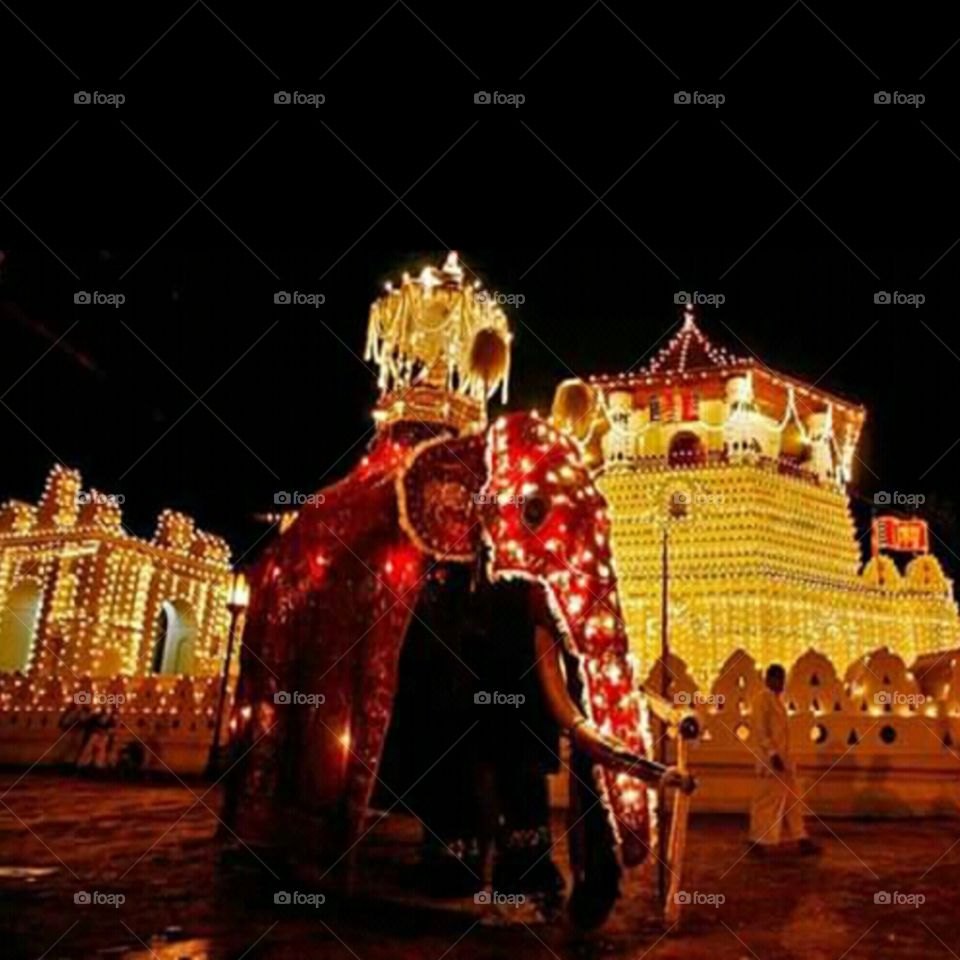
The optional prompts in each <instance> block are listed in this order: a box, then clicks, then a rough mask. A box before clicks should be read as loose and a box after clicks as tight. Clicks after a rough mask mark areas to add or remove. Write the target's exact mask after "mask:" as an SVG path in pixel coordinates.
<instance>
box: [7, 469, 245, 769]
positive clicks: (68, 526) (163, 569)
mask: <svg viewBox="0 0 960 960" xmlns="http://www.w3.org/2000/svg"><path fill="white" fill-rule="evenodd" d="M121 503H122V497H117V496H114V495H111V494H103V493H100V492H98V491H96V490H90V491H84V490H83V489H82V486H81V477H80V474H79V473H78V472H77V471H76V470H71V469H67V468H65V467H63V466H61V465H57V466H55V467H54V468H53V470H52V471H51V472H50V475H49V477H48V479H47V483H46V487H45V489H44V491H43V495H42V496H41V498H40V501H39V502H38V503H37V504H29V503H24V502H21V501H15V500H14V501H9V502H7V503H6V504H4V505H3V506H2V507H0V610H2V614H0V723H2V724H3V726H4V729H3V731H2V733H0V740H2V743H3V747H2V752H0V760H5V761H10V760H21V761H22V760H30V762H32V761H33V760H34V759H36V756H34V754H39V753H40V752H41V751H40V747H41V746H49V744H50V743H52V742H53V740H54V739H55V738H56V736H57V735H58V733H59V731H58V729H57V719H58V716H59V714H60V712H61V711H62V710H64V709H65V708H66V706H67V705H69V704H70V703H71V702H74V701H75V700H76V697H77V696H78V695H81V696H83V697H86V698H87V701H88V702H90V703H91V704H93V705H96V703H97V702H98V697H106V696H109V698H110V702H111V703H116V704H120V705H121V706H120V710H119V713H120V716H121V717H123V718H124V720H125V723H126V724H127V725H128V726H129V728H130V731H131V733H132V732H133V731H134V730H136V731H137V736H138V737H141V738H143V739H144V740H145V741H146V742H147V744H148V746H149V748H150V749H153V750H155V751H156V754H157V756H158V757H161V756H163V754H164V751H165V750H166V751H167V752H169V747H170V744H171V739H172V740H173V741H176V740H177V739H178V738H179V739H181V740H182V739H183V738H187V739H190V738H191V737H192V738H193V740H195V741H197V742H196V743H195V744H193V746H195V747H196V748H197V749H196V751H195V752H196V754H197V757H198V758H199V757H202V756H204V749H205V748H204V747H203V745H202V743H201V742H200V741H202V740H204V739H206V741H207V742H209V740H210V737H211V735H212V722H211V718H212V716H213V714H214V710H215V706H216V699H217V695H218V683H219V678H220V676H221V673H222V670H223V664H224V659H225V655H226V647H227V640H228V632H229V625H230V614H229V611H228V609H227V600H228V592H229V590H230V585H231V567H230V549H229V547H228V546H227V544H226V542H225V541H224V540H223V539H221V538H220V537H217V536H214V535H212V534H209V533H205V532H203V531H201V530H197V529H196V528H195V527H194V523H193V520H192V519H191V518H190V517H188V516H186V515H184V514H182V513H177V512H174V511H171V510H166V511H164V512H163V513H162V514H161V515H160V517H159V520H158V522H157V527H156V532H155V534H154V536H153V538H152V539H151V540H150V541H145V540H141V539H138V538H137V537H135V536H133V535H132V534H130V533H129V532H128V531H127V530H126V528H125V527H124V525H123V517H122V514H121V509H120V504H121ZM184 745H185V744H180V746H184ZM187 746H189V745H187ZM182 754H183V751H182V750H181V751H180V753H179V754H178V753H177V752H176V751H174V754H173V755H172V758H173V762H174V763H175V764H177V763H180V762H181V761H182V759H183V756H182ZM197 762H199V760H198V761H197ZM188 765H189V764H188Z"/></svg>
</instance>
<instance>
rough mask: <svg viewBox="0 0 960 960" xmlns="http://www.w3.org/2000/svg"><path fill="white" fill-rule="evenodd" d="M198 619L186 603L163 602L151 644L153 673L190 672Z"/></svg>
mask: <svg viewBox="0 0 960 960" xmlns="http://www.w3.org/2000/svg"><path fill="white" fill-rule="evenodd" d="M196 638H197V618H196V615H195V614H194V612H193V607H191V606H190V604H189V603H187V602H186V601H185V600H164V601H163V603H162V604H161V605H160V616H159V617H158V618H157V630H156V633H155V635H154V645H153V672H154V673H166V674H184V673H186V674H189V673H192V672H193V650H194V643H195V641H196Z"/></svg>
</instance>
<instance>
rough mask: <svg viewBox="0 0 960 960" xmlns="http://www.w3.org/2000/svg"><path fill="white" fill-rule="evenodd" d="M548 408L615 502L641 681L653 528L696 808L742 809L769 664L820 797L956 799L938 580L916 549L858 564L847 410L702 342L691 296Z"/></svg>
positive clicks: (654, 642) (923, 804) (620, 565)
mask: <svg viewBox="0 0 960 960" xmlns="http://www.w3.org/2000/svg"><path fill="white" fill-rule="evenodd" d="M553 418H554V421H555V422H557V423H558V424H560V425H562V426H565V427H566V428H567V429H569V430H570V431H571V432H573V433H574V434H575V435H577V436H578V437H579V439H580V440H581V444H582V447H583V449H584V451H585V454H586V456H587V457H588V459H589V461H590V462H591V463H592V465H593V467H594V469H595V470H596V475H597V486H598V487H599V488H600V489H601V490H602V491H603V493H604V495H605V496H606V497H607V499H608V501H609V503H610V508H611V517H612V543H613V548H614V556H615V560H616V564H617V574H618V577H619V582H620V589H621V598H622V601H623V604H624V615H625V618H626V620H627V626H628V632H629V635H630V640H631V646H632V649H633V651H634V653H635V655H636V657H637V659H638V661H639V663H640V665H641V672H642V675H646V676H648V677H649V678H650V680H651V681H652V682H654V684H655V685H659V683H660V679H659V678H660V666H659V659H660V655H661V630H662V626H663V613H664V610H663V581H664V539H665V537H666V540H667V551H666V553H667V564H668V571H669V578H668V598H669V599H668V611H667V612H668V617H667V619H668V627H669V644H670V656H671V660H670V664H669V670H668V676H669V677H670V678H671V685H672V687H671V689H672V691H673V693H674V694H675V695H676V694H678V693H679V694H685V695H687V696H688V697H689V700H688V701H687V702H691V703H698V711H699V712H700V714H701V716H702V719H703V721H704V728H705V730H706V734H705V739H704V742H703V743H701V744H700V745H699V746H698V748H697V750H696V752H695V757H694V763H695V766H696V768H697V772H698V775H700V776H701V777H702V779H703V784H702V789H701V791H699V793H698V798H697V800H696V804H697V807H698V808H699V809H713V810H744V809H746V807H747V805H748V803H749V798H750V795H751V792H752V777H753V765H754V763H755V761H756V759H757V758H756V753H755V748H754V747H753V745H752V740H751V735H752V734H751V726H750V709H751V702H752V699H753V696H754V694H755V692H756V690H757V689H758V686H759V685H760V683H761V682H762V681H761V671H762V669H763V668H764V667H765V666H766V665H768V664H770V663H773V662H779V663H782V664H783V665H784V666H785V667H786V668H787V670H788V681H787V691H786V697H787V705H788V711H789V713H790V716H791V720H790V722H791V730H792V740H793V742H794V743H796V744H798V748H797V751H798V759H799V760H800V762H801V764H802V765H803V767H804V768H805V769H806V771H807V772H808V773H816V774H817V776H816V777H815V778H814V779H815V781H816V783H817V786H816V789H815V790H814V793H813V795H812V798H811V800H810V801H809V802H810V803H811V804H812V805H813V807H814V808H815V809H818V810H819V811H820V812H834V813H845V814H846V813H856V812H868V813H875V814H888V813H895V814H902V813H905V812H913V813H917V812H937V813H942V812H957V811H960V788H958V777H960V754H958V753H957V751H956V749H955V744H957V743H958V742H960V740H958V737H960V655H958V651H957V647H958V646H960V619H958V612H957V604H956V602H955V600H954V597H953V584H952V582H951V581H949V580H948V579H947V578H946V577H945V576H944V573H943V571H942V569H941V567H940V564H939V562H938V560H937V559H936V558H935V557H934V556H933V555H931V554H929V553H921V554H919V555H917V556H915V557H913V558H912V559H911V560H910V561H909V563H907V564H906V567H905V569H904V571H903V572H902V573H901V572H900V569H899V568H898V566H897V565H896V564H895V563H894V561H893V559H892V558H891V557H890V556H887V555H885V554H883V553H877V554H876V555H874V556H873V557H871V558H870V559H869V560H868V561H867V562H866V563H865V564H864V562H863V559H862V550H861V542H860V538H859V537H858V532H857V530H856V527H855V523H854V519H853V515H852V512H851V504H850V500H849V496H848V492H847V485H848V484H849V483H850V481H851V477H852V475H853V473H854V471H855V470H856V468H857V442H858V439H859V436H860V432H861V429H862V426H863V422H864V418H865V411H864V409H863V408H862V407H860V406H858V405H857V404H855V403H851V402H849V401H847V400H843V399H841V398H839V397H837V396H834V395H832V394H830V393H828V392H827V391H825V390H822V389H820V388H819V387H816V386H812V385H809V384H806V383H803V382H802V381H800V380H798V379H796V378H794V377H791V376H788V375H786V374H782V373H779V372H777V371H775V370H772V369H770V368H769V367H767V366H766V365H764V364H763V363H762V362H760V361H758V360H756V359H754V358H743V357H738V356H735V355H733V354H732V353H730V352H729V351H727V350H725V349H723V348H721V347H718V346H715V345H714V344H712V343H711V342H710V340H709V339H708V338H707V337H706V335H705V334H704V333H703V332H702V331H701V330H700V328H699V326H698V325H697V322H696V317H695V314H694V312H693V310H692V309H686V310H685V313H684V316H683V320H682V323H681V326H680V329H679V331H678V332H677V333H676V335H675V336H674V337H673V339H672V340H670V341H669V343H668V344H667V345H666V346H665V347H664V348H663V349H661V350H660V351H659V353H658V354H657V355H656V356H655V357H654V358H653V359H652V361H651V362H649V363H648V364H647V365H646V366H645V367H644V368H643V369H640V370H637V371H636V372H631V373H629V374H619V375H617V374H614V375H609V376H596V377H593V378H591V379H590V380H589V381H588V382H586V383H584V382H583V381H578V380H575V381H566V382H565V383H563V384H561V385H560V386H559V388H558V390H557V393H556V397H555V400H554V410H553ZM697 697H699V698H700V700H699V701H698V700H696V698H697ZM828 770H829V771H830V776H829V777H827V776H826V772H827V771H828ZM821 775H822V779H821Z"/></svg>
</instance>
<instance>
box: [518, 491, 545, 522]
mask: <svg viewBox="0 0 960 960" xmlns="http://www.w3.org/2000/svg"><path fill="white" fill-rule="evenodd" d="M520 515H521V516H522V517H523V522H524V523H525V524H526V525H527V526H528V527H533V528H536V527H539V526H540V525H541V524H542V523H543V521H544V520H546V518H547V501H546V500H544V499H543V497H528V498H527V499H526V500H524V501H523V509H522V510H521V513H520Z"/></svg>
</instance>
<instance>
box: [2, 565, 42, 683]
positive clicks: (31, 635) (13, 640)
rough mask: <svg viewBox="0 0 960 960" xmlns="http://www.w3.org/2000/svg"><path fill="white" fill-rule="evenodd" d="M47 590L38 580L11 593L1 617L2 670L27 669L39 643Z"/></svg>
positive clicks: (31, 581)
mask: <svg viewBox="0 0 960 960" xmlns="http://www.w3.org/2000/svg"><path fill="white" fill-rule="evenodd" d="M42 602H43V588H42V587H41V586H40V584H39V583H38V582H37V581H36V580H21V581H20V583H18V584H17V585H16V586H15V587H14V588H13V589H12V590H11V591H10V593H9V594H7V603H6V608H5V609H4V610H3V613H2V615H0V671H2V672H4V673H12V672H13V671H14V670H26V668H27V665H28V664H29V663H30V654H31V652H32V650H33V645H34V642H35V641H36V634H37V624H38V621H39V619H40V605H41V603H42Z"/></svg>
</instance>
